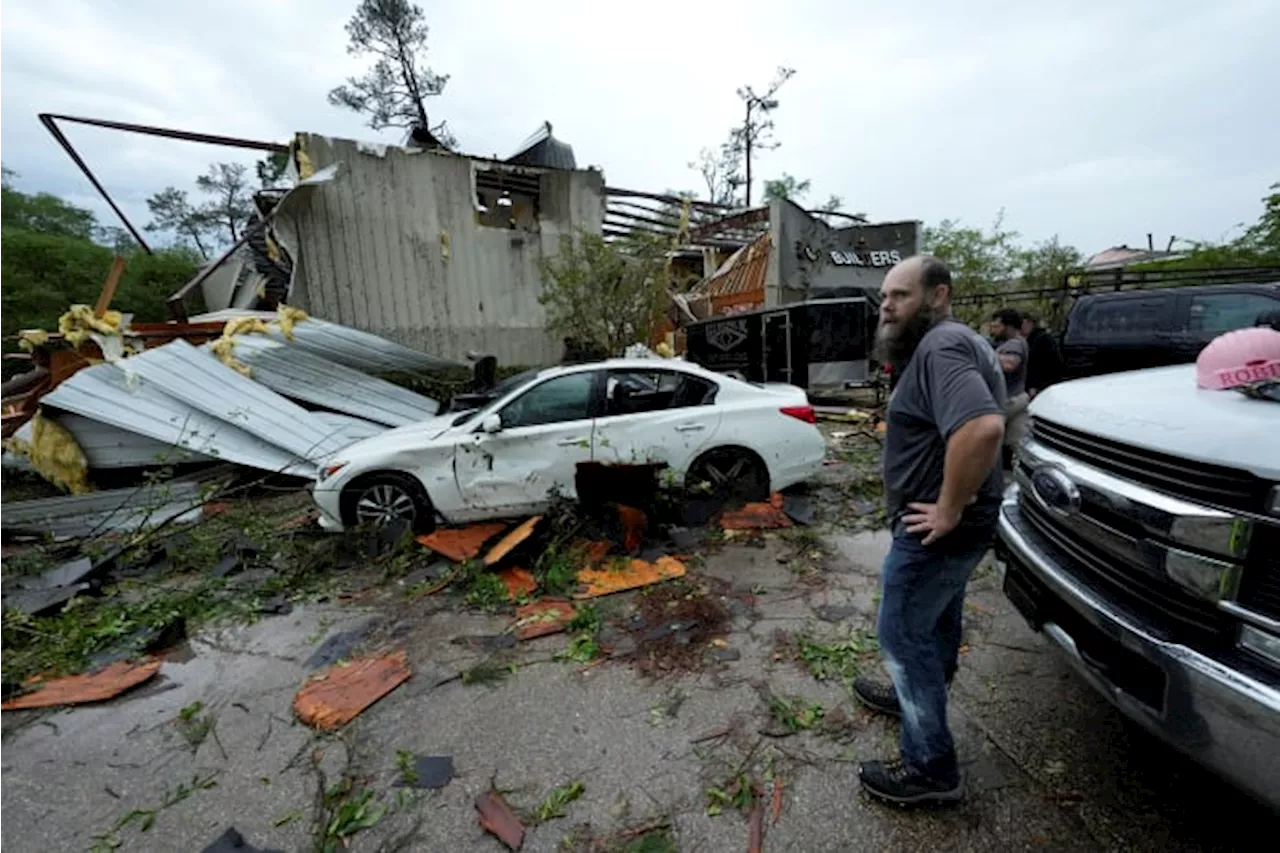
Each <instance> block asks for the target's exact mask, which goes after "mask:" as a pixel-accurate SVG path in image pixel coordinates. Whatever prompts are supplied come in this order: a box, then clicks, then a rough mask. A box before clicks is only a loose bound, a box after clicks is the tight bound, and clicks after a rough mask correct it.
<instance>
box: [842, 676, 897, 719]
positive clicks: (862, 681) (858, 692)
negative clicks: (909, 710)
mask: <svg viewBox="0 0 1280 853" xmlns="http://www.w3.org/2000/svg"><path fill="white" fill-rule="evenodd" d="M853 695H854V696H855V697H857V699H858V701H859V702H861V703H862V704H863V705H866V706H867V707H868V708H870V709H871V710H873V711H875V712H877V713H880V714H888V715H889V716H891V717H901V716H902V705H900V704H898V691H896V690H894V689H893V682H891V681H879V680H877V679H874V678H867V677H866V676H862V675H860V676H858V677H857V678H855V679H854V680H853Z"/></svg>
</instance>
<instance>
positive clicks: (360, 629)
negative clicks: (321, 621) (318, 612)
mask: <svg viewBox="0 0 1280 853" xmlns="http://www.w3.org/2000/svg"><path fill="white" fill-rule="evenodd" d="M374 624H375V620H373V619H369V620H367V621H365V622H364V623H363V624H361V625H359V626H357V627H355V628H352V629H351V630H350V631H339V632H338V633H336V634H334V635H333V636H331V637H329V638H327V639H326V640H325V641H324V642H323V643H321V644H320V648H318V649H316V650H315V651H314V652H312V653H311V657H309V658H307V660H306V663H304V664H303V666H305V667H306V668H307V669H319V668H320V667H322V666H331V665H333V664H335V663H337V662H338V661H340V660H342V659H344V658H349V657H351V652H352V651H354V650H355V647H356V645H357V644H359V642H360V641H361V640H363V639H364V638H365V637H366V636H368V634H369V632H370V631H372V630H373V626H374ZM325 627H327V626H325Z"/></svg>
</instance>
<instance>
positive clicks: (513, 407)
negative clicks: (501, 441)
mask: <svg viewBox="0 0 1280 853" xmlns="http://www.w3.org/2000/svg"><path fill="white" fill-rule="evenodd" d="M595 377H596V374H595V373H594V372H593V371H584V372H581V373H570V374H568V375H567V376H557V377H556V378H555V379H548V380H547V381H546V382H543V383H541V384H538V385H535V386H533V387H532V388H530V389H529V390H528V391H525V392H524V393H523V394H521V395H520V396H519V397H517V398H515V399H514V400H512V401H511V402H510V403H508V404H507V405H505V406H503V407H502V411H501V412H500V413H499V417H501V419H502V428H503V429H511V428H513V427H527V426H538V425H540V424H554V423H562V422H564V421H580V420H585V419H587V418H590V417H591V393H592V389H593V388H594V386H595Z"/></svg>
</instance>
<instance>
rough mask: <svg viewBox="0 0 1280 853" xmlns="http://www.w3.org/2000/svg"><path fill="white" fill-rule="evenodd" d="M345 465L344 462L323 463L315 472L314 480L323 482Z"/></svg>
mask: <svg viewBox="0 0 1280 853" xmlns="http://www.w3.org/2000/svg"><path fill="white" fill-rule="evenodd" d="M346 467H347V463H346V462H334V463H332V464H330V465H325V466H324V467H323V468H321V469H320V471H319V472H318V473H317V474H316V482H317V483H323V482H324V481H325V480H327V479H329V478H330V477H332V476H333V475H334V474H336V473H338V472H339V471H341V470H342V469H343V468H346Z"/></svg>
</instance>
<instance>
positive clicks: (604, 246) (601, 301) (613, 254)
mask: <svg viewBox="0 0 1280 853" xmlns="http://www.w3.org/2000/svg"><path fill="white" fill-rule="evenodd" d="M668 246H669V241H667V240H664V239H661V238H647V237H630V238H626V239H619V240H605V239H604V238H603V237H601V236H600V235H599V234H591V233H587V232H581V233H579V234H578V235H577V237H576V239H575V238H574V237H573V236H572V235H569V234H564V235H561V237H560V251H559V252H558V253H557V254H556V255H554V256H552V257H550V258H546V259H544V261H543V263H542V295H541V296H540V297H539V301H540V302H541V303H542V305H543V307H544V308H545V309H546V312H547V328H548V329H550V330H551V332H552V333H553V334H555V335H557V336H560V337H564V338H571V339H573V340H574V341H575V342H577V343H578V344H580V345H584V346H590V347H593V348H596V347H598V348H600V349H602V350H604V351H605V352H609V353H611V354H613V355H621V354H622V351H623V350H624V349H625V348H626V347H627V346H628V345H630V344H633V343H636V342H642V343H648V341H649V337H650V334H651V333H652V331H653V328H654V324H655V323H656V322H657V321H658V319H659V318H660V317H661V316H662V312H663V309H664V308H665V307H666V306H667V304H668V301H669V297H668V296H667V285H668V280H667V278H668V277H667V273H666V269H665V266H666V252H667V249H668Z"/></svg>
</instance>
